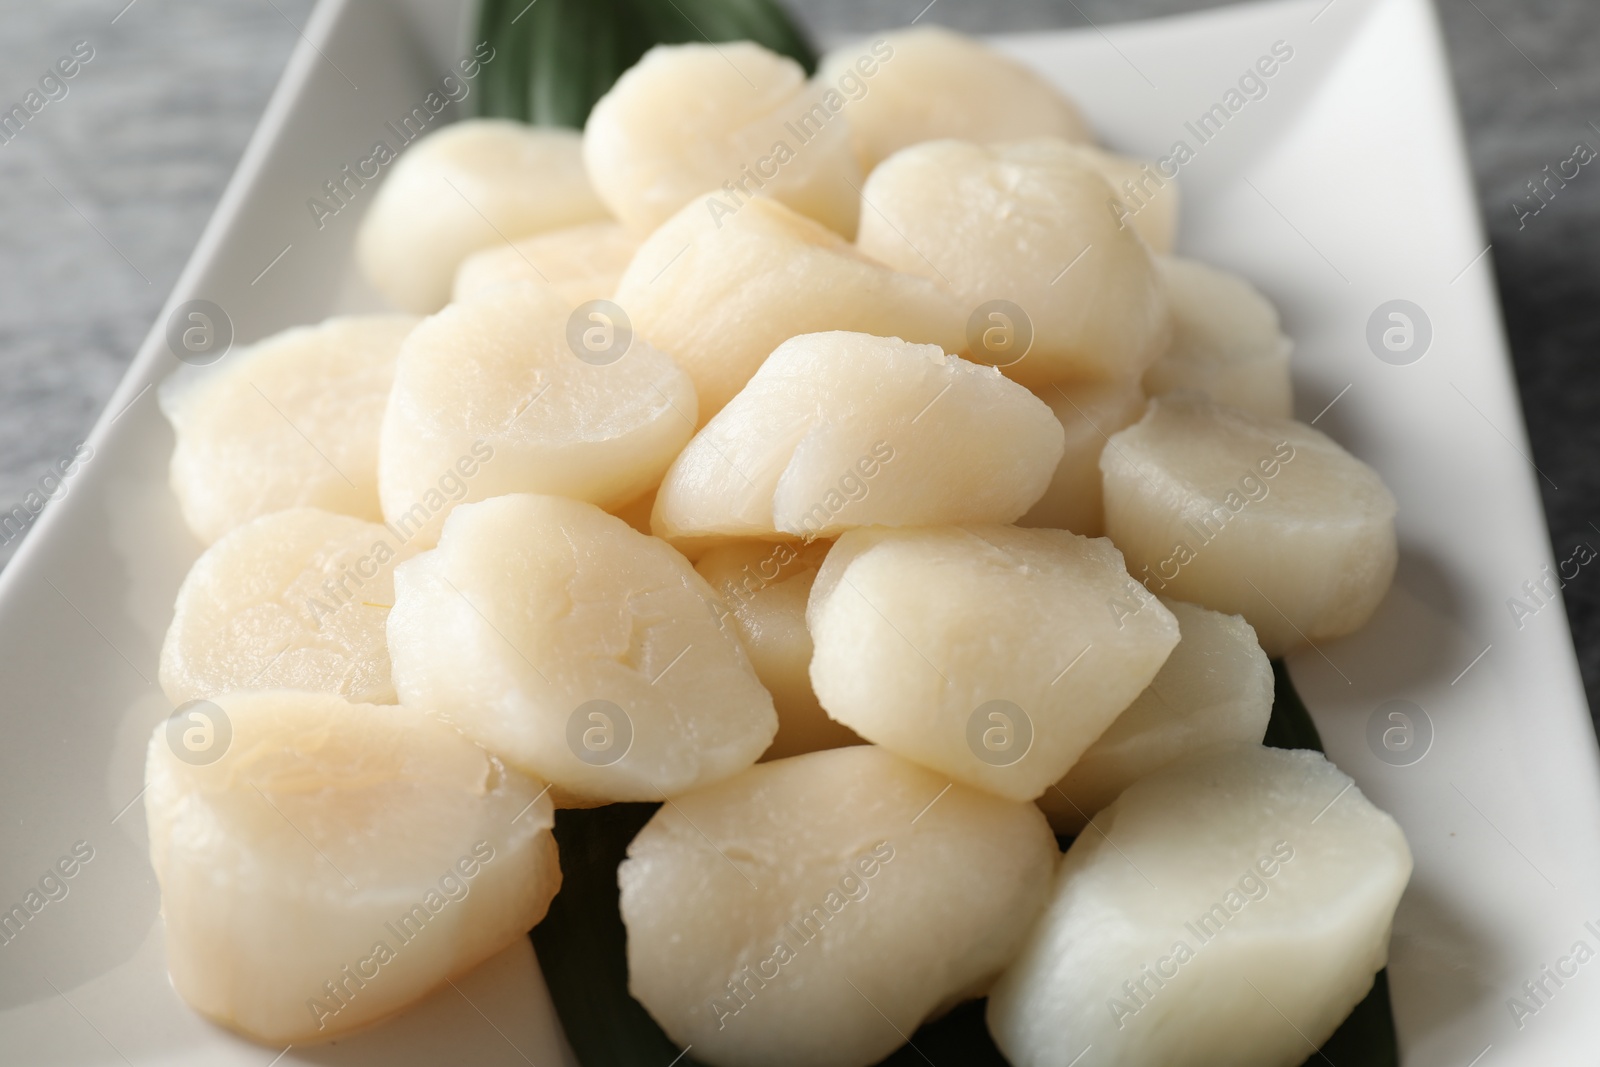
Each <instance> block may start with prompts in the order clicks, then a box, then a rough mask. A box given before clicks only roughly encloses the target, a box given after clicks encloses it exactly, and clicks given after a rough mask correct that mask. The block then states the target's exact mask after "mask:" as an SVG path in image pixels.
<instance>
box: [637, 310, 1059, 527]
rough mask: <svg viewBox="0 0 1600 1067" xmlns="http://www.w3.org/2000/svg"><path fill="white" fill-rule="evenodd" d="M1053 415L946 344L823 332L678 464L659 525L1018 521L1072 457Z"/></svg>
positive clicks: (753, 387) (804, 339)
mask: <svg viewBox="0 0 1600 1067" xmlns="http://www.w3.org/2000/svg"><path fill="white" fill-rule="evenodd" d="M1061 448H1062V430H1061V424H1060V423H1059V422H1057V421H1056V419H1055V417H1054V416H1053V415H1051V414H1050V409H1049V408H1048V407H1046V406H1045V405H1044V403H1043V402H1041V401H1040V400H1039V399H1038V398H1037V397H1035V396H1033V395H1032V394H1031V393H1029V392H1028V391H1027V390H1026V389H1023V388H1022V387H1020V386H1018V385H1016V384H1015V383H1014V382H1011V381H1009V380H1007V379H1006V378H1005V377H1003V376H1002V375H1001V374H1000V372H999V371H997V370H996V369H994V368H993V367H983V366H980V365H978V364H975V363H969V362H967V361H966V360H964V359H960V358H959V357H956V356H952V355H949V354H947V353H945V352H943V351H941V350H940V349H939V348H938V347H936V346H934V345H916V344H910V343H908V342H905V341H902V340H899V339H897V338H883V337H872V336H869V335H866V334H858V333H818V334H806V335H803V336H800V337H795V338H791V339H790V340H788V341H785V342H784V343H783V344H781V345H779V346H778V348H777V350H776V351H774V352H773V353H772V356H771V357H770V358H769V359H768V360H767V362H765V363H764V364H762V365H761V369H760V370H759V371H757V372H756V374H755V377H753V378H751V379H750V383H749V384H748V385H747V386H745V388H744V389H743V390H742V391H741V392H740V393H739V395H738V396H736V397H734V398H733V400H732V401H730V402H729V403H728V405H727V406H726V407H724V408H723V409H722V410H721V411H719V412H718V413H717V414H716V416H715V417H713V418H712V420H711V421H710V422H709V423H707V424H706V426H705V427H704V428H703V429H702V430H701V431H700V432H699V433H698V434H696V435H695V437H694V440H692V441H690V442H689V444H688V445H687V446H686V447H685V448H684V450H683V452H682V453H681V454H680V455H679V456H678V458H677V459H676V460H674V461H673V464H672V467H671V468H670V469H669V470H668V471H667V475H666V478H665V479H664V480H663V481H662V483H661V490H660V492H659V493H658V494H657V496H656V506H655V514H654V515H653V516H652V518H651V528H652V529H654V530H655V532H656V533H657V535H658V536H661V537H665V538H667V539H668V540H670V541H672V542H673V543H675V544H683V545H685V547H686V548H692V546H693V545H694V544H695V543H696V542H701V543H707V544H709V543H712V542H715V541H717V540H719V539H721V540H727V539H732V538H740V537H746V538H756V539H760V540H771V541H787V540H793V539H794V538H796V537H799V538H802V539H810V538H815V537H834V536H836V535H838V534H839V533H842V532H843V531H845V530H847V529H853V528H854V527H857V526H868V525H883V526H918V525H935V524H941V523H959V522H1012V521H1014V520H1016V519H1017V518H1019V517H1020V516H1021V515H1022V514H1023V513H1024V512H1025V511H1027V510H1028V508H1029V507H1031V506H1032V505H1033V504H1034V503H1035V502H1036V501H1037V500H1038V499H1039V497H1040V496H1041V495H1042V494H1043V493H1044V491H1045V487H1046V486H1047V485H1048V484H1049V482H1050V477H1051V472H1052V471H1054V470H1055V468H1056V464H1057V463H1058V462H1059V460H1060V459H1061Z"/></svg>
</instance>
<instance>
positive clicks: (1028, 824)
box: [617, 746, 1059, 1067]
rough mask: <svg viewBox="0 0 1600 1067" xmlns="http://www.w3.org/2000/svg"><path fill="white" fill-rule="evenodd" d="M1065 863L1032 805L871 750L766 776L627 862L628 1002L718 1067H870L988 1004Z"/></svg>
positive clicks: (664, 812) (724, 796) (765, 768)
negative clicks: (911, 1037)
mask: <svg viewBox="0 0 1600 1067" xmlns="http://www.w3.org/2000/svg"><path fill="white" fill-rule="evenodd" d="M1058 855H1059V853H1058V852H1057V850H1056V844H1055V839H1054V838H1053V837H1052V836H1051V834H1050V829H1049V827H1048V826H1047V825H1046V824H1045V821H1044V817H1043V816H1042V815H1040V814H1039V811H1038V809H1037V808H1034V807H1033V806H1032V805H1031V804H1020V803H1017V802H1014V801H1008V800H1003V799H1001V798H999V797H996V796H992V795H990V794H988V793H985V792H983V791H982V790H978V789H970V788H968V787H966V786H964V785H953V786H952V785H950V780H949V779H948V778H946V777H944V776H943V775H939V774H935V773H933V772H931V771H927V770H924V769H922V768H920V767H917V766H915V765H914V764H911V763H908V762H906V761H905V760H902V759H900V758H898V757H896V756H894V755H892V754H890V753H888V752H885V751H884V750H882V749H879V748H874V747H871V746H856V747H853V748H840V749H834V750H831V751H828V752H814V753H811V754H809V755H805V756H795V757H793V758H791V759H784V760H777V761H774V762H772V763H763V764H759V765H757V766H755V767H752V768H751V769H750V770H747V771H745V772H744V773H743V774H740V775H739V776H737V777H735V778H732V779H729V780H728V781H726V782H723V783H721V784H719V785H714V786H711V787H709V788H706V789H701V790H698V791H696V792H694V793H690V794H688V795H685V796H681V797H678V798H677V799H676V800H675V801H674V802H673V803H672V804H669V805H666V806H664V807H662V808H661V809H660V810H659V811H657V813H656V814H655V816H654V817H653V818H652V819H651V820H650V822H649V823H647V824H646V825H645V827H644V829H642V830H641V831H639V834H638V836H637V837H635V838H634V840H633V843H632V844H630V845H629V846H628V858H627V860H626V861H625V862H624V863H623V864H622V867H621V869H620V870H619V871H618V872H617V882H618V884H619V885H620V886H621V889H622V919H623V922H624V923H625V924H626V926H627V934H628V989H629V991H630V992H631V993H632V994H633V995H634V997H635V998H637V999H638V1001H639V1002H640V1003H641V1004H643V1005H644V1006H645V1008H646V1009H647V1010H648V1011H649V1012H650V1014H651V1015H652V1016H653V1017H654V1018H655V1020H656V1021H657V1022H658V1023H660V1024H661V1026H662V1028H663V1029H665V1030H666V1032H667V1035H668V1036H669V1037H671V1038H672V1039H673V1040H674V1041H675V1042H677V1043H678V1044H679V1045H680V1046H688V1045H693V1046H694V1052H693V1053H692V1055H693V1056H694V1058H695V1059H697V1060H699V1061H701V1062H703V1063H707V1064H711V1065H714V1067H764V1065H774V1067H776V1065H784V1067H867V1065H868V1064H874V1063H877V1062H878V1061H879V1060H881V1059H883V1058H884V1057H885V1056H887V1055H889V1054H890V1053H891V1052H893V1051H894V1050H895V1049H896V1048H899V1047H900V1046H901V1045H902V1044H904V1043H905V1035H906V1034H910V1033H912V1032H913V1031H915V1030H916V1028H917V1026H918V1025H919V1024H920V1023H922V1022H923V1021H924V1020H926V1019H928V1018H930V1017H932V1016H934V1015H937V1014H939V1013H941V1012H942V1011H944V1010H945V1009H948V1008H950V1007H952V1006H954V1005H955V1004H957V1003H959V1002H961V1001H963V1000H967V999H970V998H973V997H978V996H982V995H983V993H984V992H985V991H986V989H987V988H988V985H989V983H990V981H991V980H992V979H993V977H994V975H995V974H996V973H997V972H998V971H999V969H1000V968H1001V967H1003V966H1004V965H1005V963H1006V961H1008V960H1009V959H1010V958H1011V957H1012V956H1013V955H1014V954H1015V952H1016V951H1017V949H1018V947H1019V946H1020V945H1021V943H1022V941H1023V939H1024V938H1025V937H1026V936H1027V932H1028V929H1029V927H1030V926H1031V924H1032V922H1033V919H1034V917H1035V916H1036V915H1037V914H1038V912H1039V909H1040V907H1041V906H1042V904H1043V902H1044V897H1045V894H1046V892H1047V891H1048V886H1049V881H1050V877H1051V875H1052V873H1053V871H1054V869H1055V866H1056V861H1057V857H1058Z"/></svg>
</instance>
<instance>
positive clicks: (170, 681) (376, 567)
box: [160, 508, 412, 704]
mask: <svg viewBox="0 0 1600 1067" xmlns="http://www.w3.org/2000/svg"><path fill="white" fill-rule="evenodd" d="M411 552H412V549H411V548H410V546H407V545H406V544H404V543H403V542H401V541H400V540H399V539H398V538H396V537H395V536H394V535H393V534H391V533H390V532H389V531H388V530H386V529H385V528H384V527H382V526H379V525H378V524H376V523H371V522H363V521H362V520H360V519H353V518H351V517H350V516H348V515H334V514H332V513H331V512H326V511H318V510H316V509H315V508H291V509H289V510H288V511H278V512H274V513H273V514H271V515H265V516H262V517H261V518H259V519H255V520H253V521H251V522H247V523H245V524H244V525H243V526H239V527H236V528H235V529H233V530H231V531H229V532H228V533H227V534H224V535H223V537H222V539H221V540H219V541H218V542H217V543H216V544H214V545H212V546H211V547H210V548H208V549H206V551H205V554H204V555H202V556H201V557H200V559H199V560H198V561H196V563H195V565H194V567H193V568H191V569H190V571H189V574H188V576H187V577H186V578H184V580H183V585H182V586H181V587H179V589H178V601H177V604H176V606H175V607H174V608H173V615H172V625H171V626H170V627H169V628H168V629H167V636H166V640H165V641H164V642H162V645H161V675H160V678H161V688H162V691H163V692H165V693H166V695H167V699H169V700H171V701H172V702H173V703H174V704H181V703H183V702H184V701H187V700H198V699H200V698H203V697H211V696H215V695H216V694H218V693H226V692H229V691H230V690H235V689H252V688H253V689H303V690H313V691H317V692H324V693H334V694H337V695H338V696H341V697H344V698H345V699H346V700H349V701H351V702H353V703H357V704H393V703H394V702H395V699H396V698H395V693H394V683H393V682H391V681H390V680H389V649H388V645H387V643H386V640H387V639H386V638H385V636H384V625H385V622H386V621H387V619H388V617H389V605H390V604H391V603H392V602H393V600H394V565H395V563H396V562H397V561H399V560H403V559H406V558H407V557H409V556H410V555H411Z"/></svg>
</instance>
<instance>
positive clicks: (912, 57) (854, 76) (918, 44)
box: [817, 24, 1090, 174]
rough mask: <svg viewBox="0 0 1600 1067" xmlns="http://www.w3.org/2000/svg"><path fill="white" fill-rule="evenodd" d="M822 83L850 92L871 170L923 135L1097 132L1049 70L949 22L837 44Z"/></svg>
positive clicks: (983, 137)
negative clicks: (1039, 68) (947, 26)
mask: <svg viewBox="0 0 1600 1067" xmlns="http://www.w3.org/2000/svg"><path fill="white" fill-rule="evenodd" d="M817 81H818V82H819V83H821V84H823V85H825V86H829V87H833V88H836V89H837V90H838V91H839V92H841V93H842V94H843V95H844V96H845V97H846V98H847V99H848V100H849V103H847V104H846V105H845V108H844V115H845V118H846V119H848V120H849V123H850V141H851V144H852V145H853V146H854V148H855V153H856V160H857V162H858V163H859V164H860V166H861V171H862V173H863V174H865V173H869V172H870V171H871V170H872V169H873V168H874V167H876V166H877V165H878V164H879V163H881V162H883V160H885V159H887V158H889V157H890V156H892V155H893V154H894V153H896V152H898V151H899V150H900V149H902V148H906V147H908V146H910V145H914V144H919V143H920V142H922V141H936V140H940V139H943V138H956V139H958V140H962V141H974V142H976V143H979V144H993V143H996V142H1000V141H1015V140H1019V139H1021V138H1024V137H1041V136H1048V137H1060V138H1063V139H1065V140H1068V141H1087V140H1089V139H1090V133H1089V127H1088V124H1087V123H1085V122H1084V120H1083V116H1082V115H1081V114H1079V112H1078V109H1077V107H1076V106H1075V105H1074V104H1073V103H1072V101H1071V100H1069V99H1067V98H1066V97H1065V96H1063V95H1062V94H1061V93H1060V92H1058V91H1057V90H1056V88H1055V87H1054V86H1052V85H1051V84H1050V83H1049V82H1047V81H1046V80H1045V79H1044V78H1043V77H1041V76H1040V75H1038V74H1037V73H1035V72H1034V71H1033V70H1031V69H1029V68H1028V67H1027V66H1025V65H1023V64H1022V63H1019V62H1017V61H1016V60H1014V59H1012V58H1011V57H1010V56H1007V55H1005V54H1004V53H1003V52H1000V51H997V50H996V49H994V48H991V47H990V46H988V45H986V44H984V43H982V42H981V41H977V40H974V39H973V38H971V37H968V36H965V35H964V34H959V33H953V32H952V31H950V30H947V29H945V28H943V27H942V26H935V25H931V24H930V25H924V26H918V27H914V28H910V29H904V30H898V31H895V32H893V33H886V34H883V35H881V36H879V37H877V38H875V39H873V40H870V41H866V40H863V41H859V42H855V43H852V44H849V45H844V46H842V47H839V48H836V49H834V50H833V51H831V52H829V53H828V54H827V55H825V56H823V58H822V63H821V65H820V66H819V68H818V71H817Z"/></svg>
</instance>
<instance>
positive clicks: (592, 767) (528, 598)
mask: <svg viewBox="0 0 1600 1067" xmlns="http://www.w3.org/2000/svg"><path fill="white" fill-rule="evenodd" d="M714 599H715V595H714V594H713V593H712V591H711V587H710V586H708V585H707V584H706V582H705V580H704V579H703V578H701V577H700V576H699V575H698V574H696V573H695V571H694V568H693V567H691V566H690V565H689V562H688V561H687V560H685V559H684V558H683V557H682V556H680V555H678V553H677V552H675V551H673V550H672V549H671V548H670V547H668V546H667V545H666V544H664V543H662V542H661V541H659V540H657V539H656V538H653V537H648V536H646V535H644V534H641V533H639V532H638V531H636V530H633V529H631V528H629V527H628V525H627V524H626V523H624V522H623V521H622V520H621V519H618V518H616V517H615V516H612V515H607V514H606V513H605V512H603V511H601V510H600V509H599V508H596V507H595V506H593V505H592V504H585V503H583V502H581V501H577V500H568V499H565V498H561V497H550V496H531V495H525V494H518V495H511V496H503V497H498V498H496V499H493V500H486V501H483V502H481V503H476V504H465V505H462V506H461V507H459V508H457V509H456V510H455V511H454V512H453V513H452V514H451V516H450V520H449V521H448V522H447V523H445V528H444V534H443V536H442V537H441V538H440V540H439V547H438V548H436V549H434V550H432V551H429V552H424V553H422V554H420V555H418V556H416V557H415V558H413V559H411V560H408V561H407V562H406V563H403V564H401V565H400V566H399V567H397V568H396V569H395V606H394V609H393V610H392V611H391V612H390V613H389V652H390V655H391V656H392V657H393V661H394V681H395V689H396V690H397V691H398V692H399V694H400V701H401V703H402V704H408V705H409V704H415V705H417V706H419V707H428V708H432V709H435V710H436V711H437V712H438V713H439V714H440V715H442V716H444V717H445V718H447V719H448V720H449V721H450V722H452V723H454V724H455V725H456V726H458V727H459V728H460V729H461V730H462V732H463V733H465V734H466V735H467V736H468V737H470V738H472V739H473V740H474V741H477V742H478V743H479V744H481V745H483V746H484V747H485V748H487V749H489V750H490V751H491V752H494V753H495V754H496V755H498V756H500V757H501V758H503V759H504V760H506V762H508V763H510V764H512V765H513V766H515V767H519V768H521V769H523V770H524V771H526V772H528V773H530V774H537V775H539V776H540V777H541V778H544V779H545V780H546V781H549V782H551V783H553V785H554V788H555V791H556V797H557V800H558V801H559V802H561V803H563V804H593V803H609V802H611V801H617V800H660V799H661V798H662V797H663V796H676V795H677V794H679V793H682V792H684V791H686V790H689V789H694V788H696V787H698V786H702V785H705V784H707V783H710V782H713V781H717V780H719V779H722V778H726V777H728V776H729V775H732V774H736V773H737V772H739V771H741V770H743V769H744V768H745V767H748V766H749V765H750V764H752V763H754V762H755V761H756V758H757V757H758V756H760V755H761V753H762V752H763V751H765V750H766V748H767V746H768V745H769V744H771V742H772V737H773V734H775V733H776V732H777V725H778V723H777V715H776V714H775V713H774V711H773V709H772V698H771V697H770V696H769V695H768V694H767V691H766V690H765V689H763V688H762V687H761V683H760V681H759V680H758V679H757V677H756V674H755V671H754V670H753V669H752V668H751V666H750V660H749V658H748V657H747V656H746V654H745V651H744V648H743V646H742V645H741V644H740V642H739V638H738V636H737V635H736V634H735V633H733V632H731V631H730V630H725V629H723V628H722V627H721V626H719V625H718V622H717V618H716V616H715V614H714V613H713V611H712V607H713V601H714Z"/></svg>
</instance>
